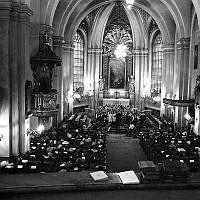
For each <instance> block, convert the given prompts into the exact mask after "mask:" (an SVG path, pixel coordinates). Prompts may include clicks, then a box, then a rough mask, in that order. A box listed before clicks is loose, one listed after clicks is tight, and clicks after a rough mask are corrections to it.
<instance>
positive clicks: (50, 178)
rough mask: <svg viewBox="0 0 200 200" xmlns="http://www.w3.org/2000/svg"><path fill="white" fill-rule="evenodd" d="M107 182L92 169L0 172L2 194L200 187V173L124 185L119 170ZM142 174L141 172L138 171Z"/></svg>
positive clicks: (110, 175) (0, 190)
mask: <svg viewBox="0 0 200 200" xmlns="http://www.w3.org/2000/svg"><path fill="white" fill-rule="evenodd" d="M107 175H108V177H109V179H108V180H107V181H101V182H95V181H93V180H92V178H91V177H90V175H89V172H88V171H82V172H65V171H60V172H58V173H35V174H34V173H33V174H3V173H2V174H0V180H1V181H0V195H2V194H10V193H17V194H19V193H37V192H48V191H51V192H55V191H59V192H72V191H77V192H78V191H96V190H100V191H102V190H189V189H200V174H199V173H198V174H197V173H196V174H191V177H190V179H189V180H188V182H187V183H145V184H138V185H134V184H128V185H123V184H122V182H121V180H120V178H119V176H118V175H117V174H116V173H107ZM137 175H138V176H139V173H138V174H137Z"/></svg>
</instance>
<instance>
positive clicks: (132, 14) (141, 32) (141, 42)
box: [125, 7, 147, 49]
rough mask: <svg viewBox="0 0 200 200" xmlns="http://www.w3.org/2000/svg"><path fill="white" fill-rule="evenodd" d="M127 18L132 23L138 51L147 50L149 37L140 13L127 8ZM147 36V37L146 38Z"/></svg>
mask: <svg viewBox="0 0 200 200" xmlns="http://www.w3.org/2000/svg"><path fill="white" fill-rule="evenodd" d="M125 9H126V12H127V16H128V19H129V21H130V25H131V29H132V31H133V32H134V33H135V42H136V44H135V45H136V46H135V47H136V49H138V48H147V35H146V33H145V29H144V26H143V24H142V21H141V18H140V17H139V15H138V12H137V11H136V10H134V9H132V10H130V9H128V8H126V7H125ZM145 36H146V37H145Z"/></svg>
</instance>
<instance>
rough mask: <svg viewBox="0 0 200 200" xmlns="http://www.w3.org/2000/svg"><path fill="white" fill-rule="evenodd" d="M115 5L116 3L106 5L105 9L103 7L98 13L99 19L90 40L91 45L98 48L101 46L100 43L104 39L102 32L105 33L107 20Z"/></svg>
mask: <svg viewBox="0 0 200 200" xmlns="http://www.w3.org/2000/svg"><path fill="white" fill-rule="evenodd" d="M113 7H114V4H110V5H108V6H107V7H104V9H102V10H101V12H100V13H99V14H98V17H97V20H96V21H95V23H94V25H93V29H92V32H91V37H90V40H89V46H90V47H96V48H99V47H100V44H101V43H102V41H103V34H102V33H104V30H105V27H106V23H107V20H108V18H109V16H110V13H111V11H112V9H113Z"/></svg>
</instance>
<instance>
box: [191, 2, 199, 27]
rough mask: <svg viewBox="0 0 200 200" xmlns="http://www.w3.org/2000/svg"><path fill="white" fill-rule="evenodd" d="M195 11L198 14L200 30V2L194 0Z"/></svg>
mask: <svg viewBox="0 0 200 200" xmlns="http://www.w3.org/2000/svg"><path fill="white" fill-rule="evenodd" d="M192 2H193V5H194V8H195V11H196V13H197V19H198V25H199V29H200V1H199V0H192Z"/></svg>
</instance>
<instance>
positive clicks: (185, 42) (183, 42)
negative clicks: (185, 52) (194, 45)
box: [177, 38, 190, 49]
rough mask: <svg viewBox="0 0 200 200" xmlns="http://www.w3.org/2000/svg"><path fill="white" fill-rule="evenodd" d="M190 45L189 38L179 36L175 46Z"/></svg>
mask: <svg viewBox="0 0 200 200" xmlns="http://www.w3.org/2000/svg"><path fill="white" fill-rule="evenodd" d="M189 47H190V38H181V39H180V40H179V41H177V48H178V49H182V48H189Z"/></svg>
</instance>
